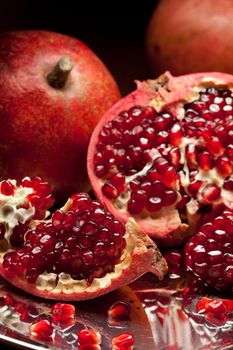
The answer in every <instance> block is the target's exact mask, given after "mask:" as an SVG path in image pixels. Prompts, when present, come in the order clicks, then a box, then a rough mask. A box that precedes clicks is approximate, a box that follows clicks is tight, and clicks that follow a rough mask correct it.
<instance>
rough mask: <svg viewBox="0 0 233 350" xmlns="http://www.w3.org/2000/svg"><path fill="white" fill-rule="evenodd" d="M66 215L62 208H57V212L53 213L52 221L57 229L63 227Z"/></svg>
mask: <svg viewBox="0 0 233 350" xmlns="http://www.w3.org/2000/svg"><path fill="white" fill-rule="evenodd" d="M64 216H65V214H64V212H63V211H61V210H56V211H55V213H54V214H53V217H52V223H53V225H54V226H55V227H56V228H57V229H60V228H62V221H63V218H64Z"/></svg>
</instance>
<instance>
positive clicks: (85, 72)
mask: <svg viewBox="0 0 233 350" xmlns="http://www.w3.org/2000/svg"><path fill="white" fill-rule="evenodd" d="M118 98H119V91H118V88H117V85H116V83H115V82H114V80H113V78H112V76H111V75H110V73H109V72H108V70H107V69H106V67H105V66H104V65H103V63H102V62H101V61H100V60H99V59H98V58H97V57H96V56H95V55H94V53H93V52H92V51H91V50H90V49H88V48H87V47H86V46H85V45H84V44H83V43H82V42H80V41H79V40H77V39H74V38H71V37H68V36H65V35H61V34H56V33H51V32H45V31H21V32H20V31H19V32H11V33H6V34H1V36H0V105H1V109H0V120H1V130H0V159H1V161H0V173H1V175H0V176H1V179H3V178H9V177H10V178H16V179H21V178H22V177H24V176H26V175H27V176H37V175H38V176H41V177H43V178H44V179H45V180H47V181H49V182H50V183H51V185H52V189H53V190H54V191H55V195H56V197H57V198H58V199H59V200H64V199H65V198H67V196H69V194H71V193H74V192H75V191H77V190H85V189H86V188H87V187H88V179H87V173H86V152H87V145H88V142H89V138H90V135H91V132H92V130H93V128H94V126H95V125H96V123H97V121H98V120H99V119H100V117H101V116H102V114H103V113H104V112H105V111H106V110H107V109H108V108H109V107H110V106H111V105H112V104H113V103H114V102H116V101H117V100H118Z"/></svg>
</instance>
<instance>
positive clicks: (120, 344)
mask: <svg viewBox="0 0 233 350" xmlns="http://www.w3.org/2000/svg"><path fill="white" fill-rule="evenodd" d="M112 347H113V350H125V349H127V350H131V349H133V347H134V336H133V335H132V334H131V333H122V334H119V335H117V336H116V337H114V338H113V339H112Z"/></svg>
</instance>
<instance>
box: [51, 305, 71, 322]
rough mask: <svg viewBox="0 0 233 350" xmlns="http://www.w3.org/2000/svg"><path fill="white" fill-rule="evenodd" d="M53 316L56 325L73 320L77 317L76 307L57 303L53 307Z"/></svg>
mask: <svg viewBox="0 0 233 350" xmlns="http://www.w3.org/2000/svg"><path fill="white" fill-rule="evenodd" d="M52 316H53V317H52V321H53V322H54V323H56V322H63V321H67V320H70V319H73V318H74V316H75V307H74V305H72V304H63V303H56V304H54V305H53V306H52Z"/></svg>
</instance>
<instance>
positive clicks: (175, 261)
mask: <svg viewBox="0 0 233 350" xmlns="http://www.w3.org/2000/svg"><path fill="white" fill-rule="evenodd" d="M164 258H165V259H166V261H167V264H168V273H169V277H170V278H179V277H181V276H182V275H183V274H184V272H185V264H184V256H183V254H182V252H180V251H178V250H173V251H169V252H166V253H165V254H164Z"/></svg>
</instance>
